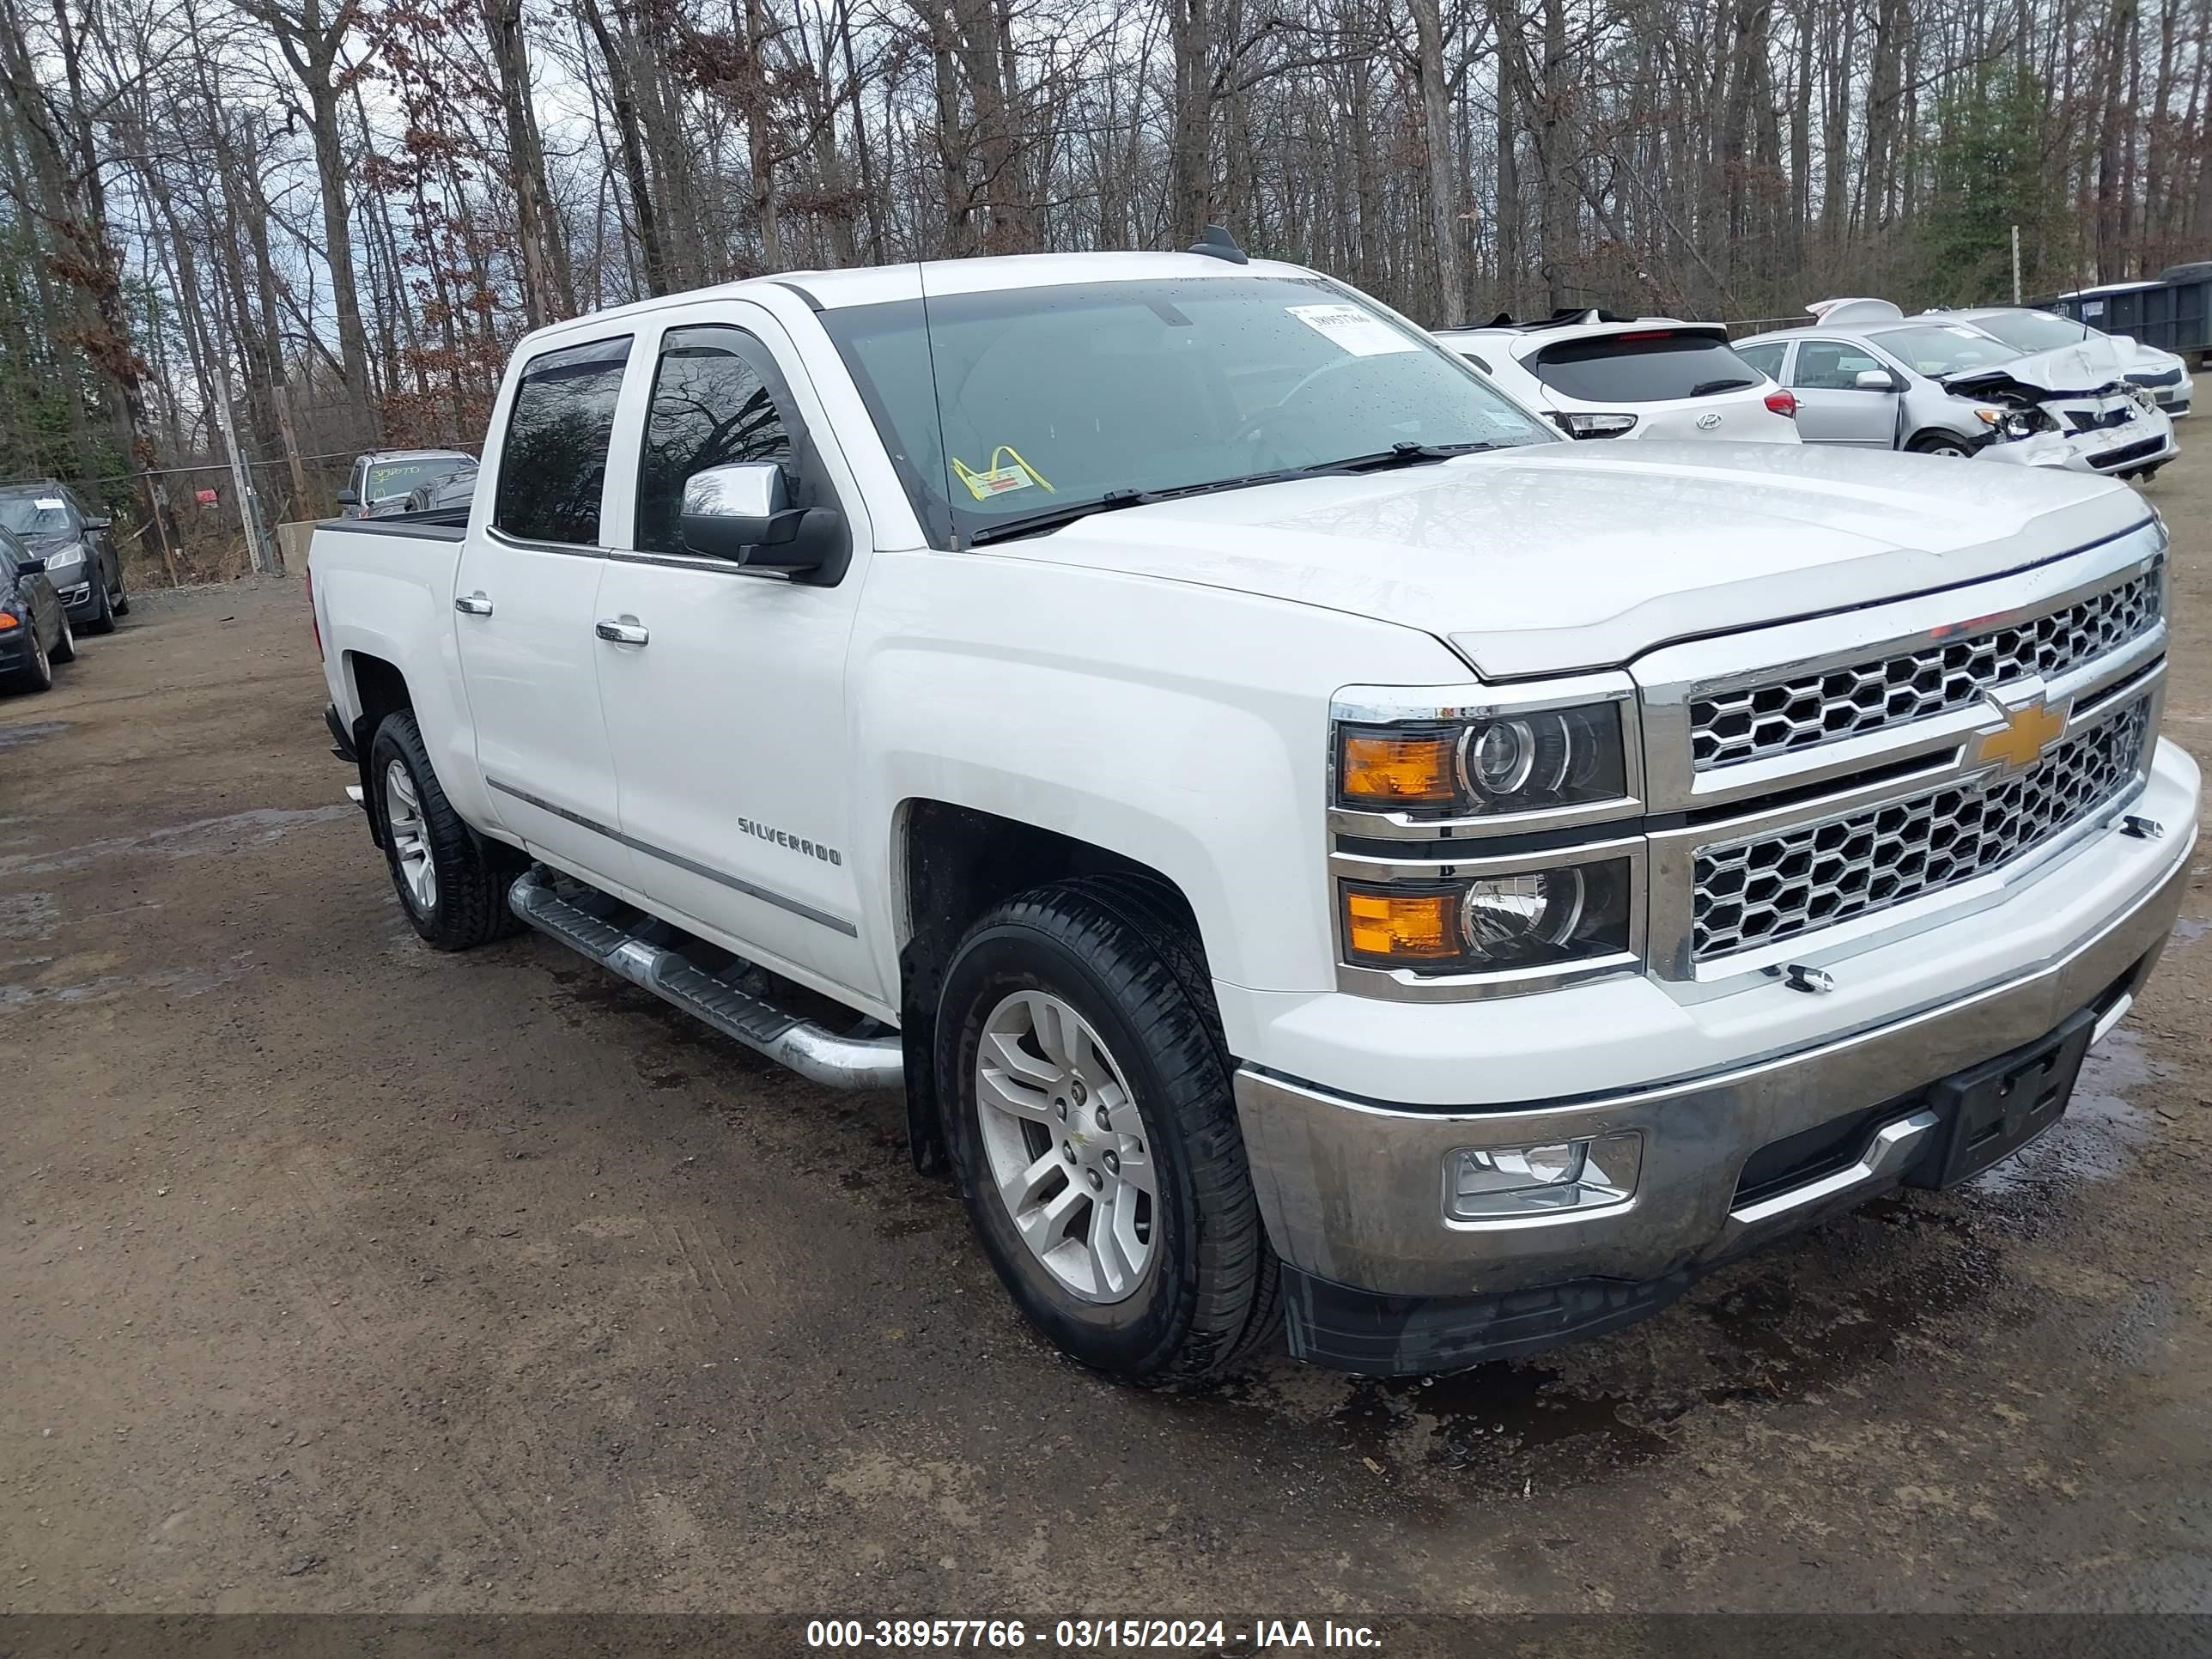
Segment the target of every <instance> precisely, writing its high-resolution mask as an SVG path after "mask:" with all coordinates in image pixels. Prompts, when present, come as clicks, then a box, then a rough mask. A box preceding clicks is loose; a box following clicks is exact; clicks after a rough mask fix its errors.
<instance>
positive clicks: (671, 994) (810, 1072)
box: [507, 869, 905, 1089]
mask: <svg viewBox="0 0 2212 1659" xmlns="http://www.w3.org/2000/svg"><path fill="white" fill-rule="evenodd" d="M507 908H510V909H512V910H513V912H514V914H515V915H518V916H520V917H521V918H522V919H523V921H526V922H528V923H529V924H530V925H531V926H532V927H535V928H537V929H538V932H540V933H547V934H550V935H551V936H552V937H553V938H555V939H558V940H560V941H561V943H562V944H563V945H567V946H568V948H569V949H570V950H572V951H576V952H578V953H579V954H580V955H583V956H586V957H591V959H592V961H594V962H596V963H599V965H600V966H601V967H603V968H611V969H613V970H614V971H615V972H616V973H617V974H620V975H622V976H623V978H624V979H626V980H628V981H630V982H631V983H632V984H633V985H637V986H641V987H643V988H645V989H646V990H648V991H650V992H652V993H653V995H655V996H657V997H659V999H660V1000H662V1001H663V1002H666V1003H669V1004H671V1005H672V1006H676V1007H678V1008H681V1009H682V1010H683V1011H684V1012H685V1013H687V1014H690V1016H691V1017H692V1018H694V1019H699V1020H704V1021H705V1022H706V1023H707V1024H709V1025H711V1026H713V1027H714V1029H715V1030H718V1031H720V1032H721V1033H722V1035H723V1036H731V1037H735V1038H736V1039H737V1040H738V1042H742V1043H744V1045H745V1047H747V1048H754V1049H757V1050H759V1052H761V1053H762V1054H766V1055H767V1056H768V1057H769V1059H770V1060H775V1062H776V1063H777V1064H779V1065H781V1066H789V1067H790V1068H791V1069H792V1070H793V1071H794V1072H796V1073H799V1075H800V1076H801V1077H805V1078H811V1079H813V1080H814V1081H815V1082H817V1083H823V1084H827V1085H829V1087H831V1088H833V1089H896V1088H897V1087H899V1086H900V1084H901V1082H902V1079H903V1077H904V1073H905V1058H904V1054H903V1051H902V1045H901V1043H900V1041H899V1036H898V1033H896V1031H894V1032H891V1033H890V1034H889V1035H888V1036H876V1037H850V1036H837V1035H836V1034H835V1033H834V1032H832V1031H829V1030H826V1029H825V1028H824V1027H823V1026H821V1025H818V1024H815V1023H814V1022H812V1021H811V1020H807V1019H802V1018H799V1016H798V1015H797V1014H793V1013H789V1012H786V1011H785V1010H783V1009H781V1008H779V1007H777V1006H775V1004H774V1003H772V1002H769V1001H768V1000H766V999H765V998H763V997H760V996H757V995H756V994H753V993H752V992H750V991H747V990H743V989H740V988H739V987H738V986H736V985H734V984H732V983H731V981H732V979H734V978H738V977H740V976H742V975H746V974H749V973H750V972H751V971H752V969H751V968H750V964H748V963H733V964H732V966H731V967H730V968H727V969H724V970H723V972H722V975H720V976H717V975H714V974H709V973H708V972H707V971H706V970H705V969H701V968H698V967H695V966H694V965H693V964H692V963H690V962H689V961H687V960H686V959H685V958H684V957H683V956H682V955H680V954H679V953H678V952H677V951H671V950H670V949H669V948H668V947H667V946H665V945H655V944H653V943H651V942H650V941H649V940H647V939H641V938H640V937H638V936H637V935H636V934H635V933H630V932H628V931H626V930H625V929H623V927H618V926H617V925H616V924H615V923H614V922H612V921H608V920H606V919H605V918H604V917H601V916H597V915H592V912H591V911H590V910H588V909H586V908H584V907H583V906H582V905H580V904H574V903H571V902H569V901H568V899H565V898H563V897H562V896H560V894H559V893H557V892H556V891H555V890H554V884H553V881H552V879H551V878H550V877H549V876H548V875H547V873H546V872H544V870H542V869H532V870H531V871H529V872H526V874H524V875H523V876H522V877H521V878H519V879H518V880H517V881H516V882H515V884H514V885H513V887H511V888H509V889H508V890H507ZM653 926H654V927H656V928H659V927H660V926H661V924H659V923H654V924H653Z"/></svg>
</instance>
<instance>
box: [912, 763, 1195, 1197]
mask: <svg viewBox="0 0 2212 1659" xmlns="http://www.w3.org/2000/svg"><path fill="white" fill-rule="evenodd" d="M893 849H894V850H893V857H892V861H891V871H890V875H891V881H892V898H893V914H894V916H895V917H896V922H897V926H898V930H899V931H898V969H899V1026H900V1030H901V1033H902V1036H903V1038H904V1042H905V1049H906V1085H907V1133H908V1146H909V1150H910V1151H911V1152H912V1154H913V1158H914V1161H915V1167H916V1168H918V1169H920V1170H923V1171H924V1172H925V1173H933V1172H936V1171H938V1170H942V1169H943V1168H944V1167H945V1133H944V1125H943V1120H942V1118H941V1116H940V1115H939V1113H940V1105H939V1091H938V1089H937V1079H936V1076H935V1072H934V1057H935V1056H934V1050H935V1046H936V1027H937V994H938V990H939V987H940V986H941V985H942V983H943V980H944V975H945V968H946V966H947V965H948V964H949V963H951V959H952V955H953V952H954V951H955V950H956V949H957V946H958V945H959V943H960V940H961V939H962V937H963V935H964V934H965V933H967V931H968V929H969V927H971V926H972V925H973V924H974V923H975V921H976V920H977V919H978V918H979V917H981V916H982V915H984V914H985V913H986V912H987V911H989V910H990V909H992V908H994V906H996V905H998V904H1000V903H1002V902H1005V901H1006V900H1007V899H1010V898H1012V897H1013V896H1015V895H1016V894H1018V893H1024V892H1027V891H1030V890H1032V889H1034V888H1037V887H1042V886H1045V885H1048V884H1050V883H1053V882H1056V881H1067V880H1073V879H1075V878H1079V877H1083V876H1100V875H1118V876H1125V877H1130V878H1134V879H1137V880H1139V881H1142V882H1144V883H1145V884H1146V885H1147V886H1148V887H1150V888H1152V890H1154V891H1155V892H1156V893H1157V895H1158V900H1159V903H1160V905H1161V907H1162V908H1163V910H1164V912H1165V913H1166V914H1167V915H1170V917H1172V918H1173V919H1174V920H1175V921H1177V922H1179V923H1180V924H1182V926H1184V927H1187V928H1188V931H1189V934H1190V939H1191V942H1192V945H1193V947H1194V949H1195V950H1196V951H1199V953H1200V959H1201V960H1202V959H1203V956H1204V951H1205V942H1204V938H1203V934H1202V932H1201V930H1200V926H1199V921H1198V915H1197V911H1196V909H1195V908H1194V906H1193V904H1192V902H1191V901H1190V897H1189V896H1188V894H1187V893H1186V892H1185V891H1184V890H1183V889H1182V885H1181V884H1179V883H1177V882H1176V880H1175V879H1174V878H1172V877H1170V875H1169V874H1167V872H1164V871H1162V870H1159V869H1158V868H1156V867H1154V866H1152V865H1149V864H1147V863H1146V862H1144V861H1143V860H1139V859H1136V858H1133V857H1131V856H1129V855H1128V854H1126V853H1122V852H1120V851H1117V850H1116V849H1115V848H1111V847H1107V846H1104V845H1102V844H1100V843H1099V842H1092V841H1086V840H1085V839H1083V838H1081V837H1079V836H1073V835H1069V834H1066V832H1064V831H1061V830H1057V829H1046V828H1043V827H1042V826H1041V825H1037V824H1033V823H1023V822H1021V821H1020V820H1018V819H1015V818H1010V817H1005V816H1003V815H1001V814H999V813H996V812H990V811H983V810H981V809H980V808H976V807H973V806H967V805H961V804H959V803H957V802H954V801H949V800H939V799H933V798H929V797H912V798H909V799H907V800H905V801H903V802H902V803H901V804H900V805H899V808H898V811H897V814H896V828H895V830H894V835H893Z"/></svg>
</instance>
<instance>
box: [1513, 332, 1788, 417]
mask: <svg viewBox="0 0 2212 1659" xmlns="http://www.w3.org/2000/svg"><path fill="white" fill-rule="evenodd" d="M1528 366H1529V368H1533V369H1534V370H1535V372H1536V378H1537V379H1538V380H1541V381H1542V382H1543V383H1544V384H1545V385H1546V386H1549V387H1551V388H1552V390H1553V391H1554V392H1558V393H1559V395H1560V396H1562V397H1565V398H1575V399H1577V401H1579V402H1583V403H1591V404H1661V403H1672V402H1674V401H1675V400H1676V399H1678V398H1705V397H1710V396H1711V395H1712V394H1713V393H1715V392H1741V390H1743V388H1744V387H1746V386H1757V385H1758V384H1759V377H1758V376H1757V375H1756V374H1753V373H1752V372H1751V371H1750V370H1749V369H1747V368H1745V367H1744V362H1743V359H1741V357H1739V356H1736V355H1735V352H1733V351H1731V350H1729V347H1728V342H1727V341H1725V340H1723V338H1722V337H1720V336H1719V335H1717V334H1688V333H1674V332H1671V331H1663V330H1661V331H1644V330H1638V331H1636V332H1635V333H1632V334H1608V335H1604V336H1601V337H1599V338H1596V339H1594V340H1563V341H1561V342H1560V343H1559V344H1558V345H1553V346H1546V347H1545V348H1544V349H1542V350H1541V351H1540V352H1538V353H1537V354H1536V355H1535V356H1534V358H1532V359H1530V360H1529V363H1528Z"/></svg>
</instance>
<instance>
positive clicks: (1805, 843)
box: [1692, 694, 2151, 962]
mask: <svg viewBox="0 0 2212 1659" xmlns="http://www.w3.org/2000/svg"><path fill="white" fill-rule="evenodd" d="M2150 707H2151V699H2150V696H2148V694H2146V695H2144V696H2138V697H2137V698H2136V701H2135V702H2133V703H2132V704H2130V706H2129V707H2128V708H2126V709H2124V710H2123V711H2122V712H2120V713H2118V714H2114V715H2112V717H2111V718H2109V719H2107V720H2103V721H2101V722H2100V724H2098V725H2096V726H2092V727H2090V728H2089V729H2088V730H2087V731H2085V732H2079V733H2077V734H2076V735H2075V736H2073V737H2071V738H2066V739H2065V740H2064V741H2063V742H2062V743H2060V744H2057V746H2056V747H2055V748H2053V749H2051V750H2050V751H2049V752H2047V753H2046V754H2045V756H2044V757H2043V758H2042V759H2040V760H2039V761H2037V762H2036V763H2035V764H2034V765H2033V766H2031V767H2029V768H2028V769H2027V770H2025V771H2022V772H2017V773H2014V774H2013V775H2010V776H1996V777H1990V778H1983V779H1978V780H1975V781H1969V782H1965V783H1957V784H1951V785H1948V786H1947V787H1943V788H1940V789H1931V790H1929V791H1928V792H1926V793H1923V794H1920V795H1916V796H1914V797H1912V798H1911V799H1906V800H1902V801H1896V802H1893V803H1892V804H1890V805H1887V806H1881V807H1875V808H1869V809H1867V810H1864V811H1858V812H1854V813H1850V814H1849V815H1847V816H1845V817H1838V818H1832V819H1830V820H1828V821H1827V822H1826V823H1808V824H1802V825H1796V826H1793V827H1791V828H1790V829H1784V830H1778V831H1776V832H1775V833H1773V834H1771V835H1765V836H1754V837H1752V838H1750V839H1748V840H1744V841H1738V842H1727V843H1723V844H1721V845H1717V846H1712V847H1703V848H1699V849H1698V852H1697V855H1696V858H1695V860H1694V861H1693V865H1692V869H1693V872H1694V873H1693V879H1694V881H1695V883H1696V890H1695V898H1694V902H1693V905H1692V957H1694V958H1695V959H1696V960H1697V961H1699V962H1710V961H1711V960H1713V959H1714V958H1716V957H1725V956H1729V955H1731V954H1732V953H1734V952H1735V951H1745V950H1749V949H1751V948H1752V947H1753V946H1755V945H1771V944H1774V943H1776V942H1778V941H1779V940H1782V939H1794V938H1796V936H1797V935H1798V934H1800V933H1810V932H1811V931H1813V930H1814V928H1818V927H1832V926H1833V925H1834V924H1835V923H1837V922H1840V921H1848V920H1850V918H1851V917H1853V916H1861V915H1867V914H1869V912H1872V911H1876V910H1884V909H1887V908H1889V907H1890V906H1892V905H1895V904H1902V903H1904V902H1905V901H1906V900H1907V899H1912V898H1917V897H1919V896H1921V895H1923V894H1924V893H1933V892H1940V891H1941V890H1943V889H1944V888H1947V887H1954V886H1956V885H1958V884H1960V883H1961V882H1965V881H1971V880H1972V879H1973V878H1975V877H1977V876H1979V875H1984V874H1986V873H1987V872H1990V871H1991V870H1994V869H1996V868H1997V867H1998V866H2000V865H2002V864H2006V863H2008V862H2010V861H2011V860H2013V859H2015V858H2016V857H2018V856H2019V855H2020V854H2022V853H2025V852H2027V851H2028V850H2029V849H2030V848H2033V847H2035V846H2037V845H2039V843H2041V842H2045V841H2047V840H2049V839H2050V838H2051V836H2055V835H2057V833H2058V832H2059V831H2060V830H2062V829H2065V828H2067V827H2068V826H2069V825H2070V824H2074V823H2080V822H2081V820H2082V819H2084V818H2086V817H2088V816H2089V815H2090V814H2091V813H2092V812H2093V811H2095V810H2096V809H2097V808H2098V807H2100V806H2101V805H2104V804H2105V803H2106V802H2107V801H2109V800H2111V799H2113V798H2114V797H2115V796H2117V795H2118V794H2119V793H2120V792H2121V791H2122V790H2123V789H2124V788H2125V787H2127V785H2128V784H2129V783H2130V781H2132V780H2133V779H2134V777H2135V775H2136V769H2137V767H2138V766H2139V764H2140V763H2141V761H2142V753H2143V742H2144V738H2145V737H2146V736H2147V735H2148V729H2149V723H2150Z"/></svg>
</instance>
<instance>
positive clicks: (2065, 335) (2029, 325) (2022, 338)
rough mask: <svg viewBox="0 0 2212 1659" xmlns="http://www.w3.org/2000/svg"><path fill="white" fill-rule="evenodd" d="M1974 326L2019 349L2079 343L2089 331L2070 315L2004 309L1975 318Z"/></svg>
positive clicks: (2046, 349) (2051, 348)
mask: <svg viewBox="0 0 2212 1659" xmlns="http://www.w3.org/2000/svg"><path fill="white" fill-rule="evenodd" d="M1972 320H1973V325H1974V326H1975V327H1976V328H1978V329H1979V330H1981V331H1982V332H1983V333H1984V334H1994V335H1996V337H1997V338H1999V339H2000V340H2002V341H2003V342H2004V343H2006V344H2007V345H2008V346H2016V347H2018V348H2019V349H2021V350H2022V351H2055V350H2056V349H2058V348H2059V347H2060V346H2069V345H2079V344H2081V342H2082V341H2084V340H2086V339H2087V338H2088V337H2089V336H2090V334H2091V332H2092V331H2091V330H2090V329H2088V328H2087V327H2086V326H2084V325H2081V324H2080V323H2077V322H2075V321H2074V319H2072V318H2070V317H2054V316H2052V315H2051V313H2049V312H2047V311H2005V312H2000V313H1997V314H1996V315H1995V316H1993V317H1977V318H1975V319H1972Z"/></svg>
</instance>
